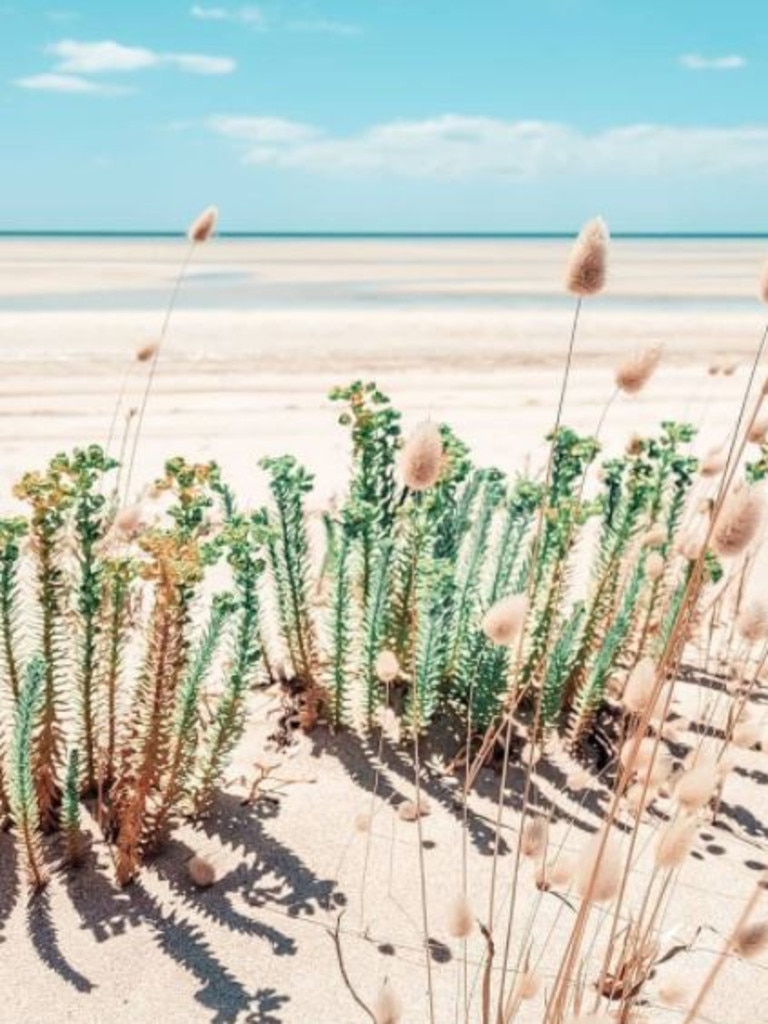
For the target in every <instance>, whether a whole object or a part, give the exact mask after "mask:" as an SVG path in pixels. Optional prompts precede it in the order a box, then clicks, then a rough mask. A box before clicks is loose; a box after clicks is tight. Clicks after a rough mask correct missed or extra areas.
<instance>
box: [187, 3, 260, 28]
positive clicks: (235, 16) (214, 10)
mask: <svg viewBox="0 0 768 1024" xmlns="http://www.w3.org/2000/svg"><path fill="white" fill-rule="evenodd" d="M189 13H190V14H191V16H192V17H193V18H197V20H198V21H236V22H239V23H240V24H242V25H251V26H253V27H254V28H263V27H264V14H263V13H262V11H261V9H260V8H259V7H204V6H202V5H200V4H195V5H194V6H193V7H191V8H190V10H189Z"/></svg>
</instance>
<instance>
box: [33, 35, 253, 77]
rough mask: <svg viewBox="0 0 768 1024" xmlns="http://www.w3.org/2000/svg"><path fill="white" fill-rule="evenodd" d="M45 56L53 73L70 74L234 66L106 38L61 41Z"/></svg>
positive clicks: (208, 71) (220, 71)
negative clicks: (51, 62)
mask: <svg viewBox="0 0 768 1024" xmlns="http://www.w3.org/2000/svg"><path fill="white" fill-rule="evenodd" d="M46 53H48V54H50V55H51V56H53V57H58V58H59V60H58V63H57V64H56V65H55V67H54V71H56V72H62V73H64V74H73V75H98V74H105V73H113V72H127V71H142V70H144V69H146V68H157V67H175V68H177V69H178V70H180V71H188V72H190V73H192V74H196V75H228V74H230V73H231V72H232V71H234V70H235V68H236V66H237V65H236V63H235V61H234V60H232V59H231V58H230V57H210V56H208V55H206V54H199V53H158V52H156V51H154V50H149V49H147V48H146V47H143V46H123V45H122V44H121V43H116V42H114V41H113V40H110V39H107V40H102V41H100V42H81V41H80V40H77V39H62V40H60V41H59V42H58V43H52V44H51V45H50V46H48V47H46Z"/></svg>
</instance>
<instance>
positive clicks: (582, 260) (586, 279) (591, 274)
mask: <svg viewBox="0 0 768 1024" xmlns="http://www.w3.org/2000/svg"><path fill="white" fill-rule="evenodd" d="M608 237H609V236H608V228H607V227H606V225H605V221H604V220H603V219H602V217H595V218H594V220H590V221H588V222H587V223H586V224H585V225H584V227H583V228H582V229H581V232H580V234H579V237H578V238H577V239H576V242H575V244H574V246H573V250H572V251H571V257H570V260H569V261H568V270H567V273H566V280H565V283H566V288H567V289H568V291H569V292H570V293H571V294H572V295H578V296H579V297H580V298H586V297H588V296H590V295H597V294H598V293H599V292H601V291H602V290H603V287H604V285H605V277H606V267H607V262H608Z"/></svg>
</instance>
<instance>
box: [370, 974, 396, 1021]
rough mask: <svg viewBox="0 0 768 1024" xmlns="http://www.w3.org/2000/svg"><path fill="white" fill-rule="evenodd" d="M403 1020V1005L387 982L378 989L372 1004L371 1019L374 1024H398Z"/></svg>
mask: <svg viewBox="0 0 768 1024" xmlns="http://www.w3.org/2000/svg"><path fill="white" fill-rule="evenodd" d="M402 1018H403V1004H402V1003H401V1002H400V999H399V998H398V995H397V992H395V990H394V989H393V988H392V986H391V985H390V984H389V982H386V981H385V982H384V984H383V985H382V986H381V988H380V989H379V991H378V993H377V995H376V1002H375V1003H374V1004H373V1019H374V1021H375V1022H376V1024H400V1021H401V1020H402Z"/></svg>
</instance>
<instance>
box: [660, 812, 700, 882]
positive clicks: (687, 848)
mask: <svg viewBox="0 0 768 1024" xmlns="http://www.w3.org/2000/svg"><path fill="white" fill-rule="evenodd" d="M696 828H697V822H696V818H694V817H679V818H675V819H674V820H673V821H671V822H670V823H669V824H668V825H667V826H666V827H665V828H664V829H663V830H662V833H661V835H660V837H659V840H658V842H657V844H656V854H655V860H656V867H658V868H662V869H663V870H665V871H667V870H670V869H672V868H676V867H679V865H680V864H682V863H683V861H684V860H685V858H686V857H687V856H688V854H689V853H690V852H691V849H692V847H693V843H694V840H695V838H696Z"/></svg>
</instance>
